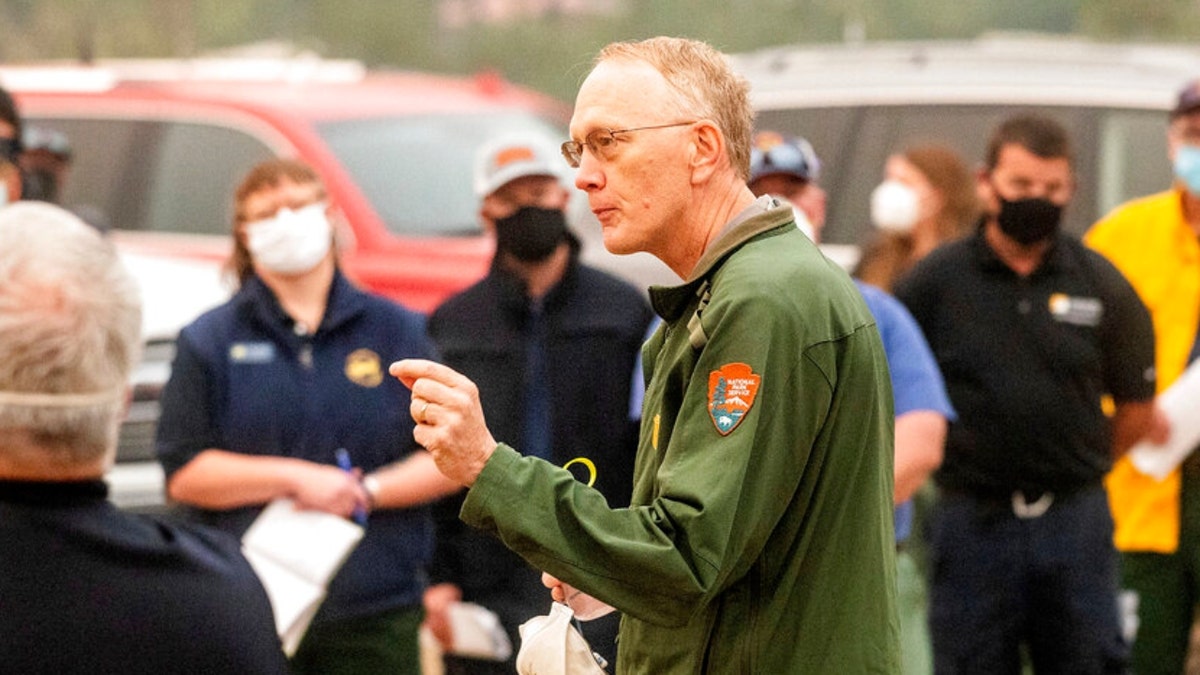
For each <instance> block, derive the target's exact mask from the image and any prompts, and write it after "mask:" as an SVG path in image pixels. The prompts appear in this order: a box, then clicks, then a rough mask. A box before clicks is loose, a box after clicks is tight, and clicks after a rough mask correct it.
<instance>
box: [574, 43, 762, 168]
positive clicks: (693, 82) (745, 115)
mask: <svg viewBox="0 0 1200 675" xmlns="http://www.w3.org/2000/svg"><path fill="white" fill-rule="evenodd" d="M610 59H629V60H637V61H645V62H646V63H649V64H650V65H651V66H653V67H654V69H655V70H657V71H658V72H660V73H662V76H663V77H664V78H665V79H666V80H667V83H668V84H669V85H671V88H672V89H674V90H675V93H676V94H677V95H678V104H677V105H678V107H679V112H680V113H681V114H691V115H695V116H696V119H709V120H712V121H713V122H715V123H716V125H717V128H719V129H720V130H721V134H722V135H724V136H725V147H726V152H727V154H728V155H729V161H730V164H732V165H733V169H734V171H736V172H737V174H738V176H741V178H742V180H744V181H748V180H750V133H751V129H752V128H753V126H754V109H753V108H752V107H751V106H750V85H749V84H748V83H747V82H746V80H745V78H743V77H742V76H740V75H738V74H737V73H735V72H734V71H733V69H732V68H731V67H730V66H729V61H728V59H726V58H725V55H724V54H722V53H721V52H719V51H717V50H716V49H714V48H713V47H712V46H710V45H708V44H707V43H704V42H700V41H698V40H688V39H686V38H675V37H661V36H660V37H655V38H650V39H647V40H641V41H637V42H614V43H612V44H609V45H608V46H606V47H604V49H602V50H600V53H599V54H598V55H597V56H596V63H601V62H603V61H607V60H610Z"/></svg>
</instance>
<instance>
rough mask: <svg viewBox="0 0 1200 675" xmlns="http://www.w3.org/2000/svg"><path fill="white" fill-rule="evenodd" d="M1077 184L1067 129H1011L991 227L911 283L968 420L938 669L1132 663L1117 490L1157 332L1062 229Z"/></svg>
mask: <svg viewBox="0 0 1200 675" xmlns="http://www.w3.org/2000/svg"><path fill="white" fill-rule="evenodd" d="M1073 188H1074V180H1073V176H1072V170H1071V151H1070V144H1069V141H1068V139H1067V134H1066V131H1065V130H1064V129H1063V128H1062V127H1061V126H1060V125H1059V124H1057V123H1056V122H1054V121H1053V120H1050V119H1046V118H1043V117H1036V116H1019V117H1014V118H1011V119H1009V120H1007V121H1005V122H1004V123H1003V124H1001V125H1000V127H999V128H998V129H997V130H996V132H995V134H994V135H993V138H992V140H991V142H990V144H989V147H988V151H987V163H986V167H985V168H984V169H983V170H982V171H981V172H980V175H979V180H978V190H979V194H980V197H981V199H982V200H983V203H984V204H985V206H986V215H985V216H984V218H983V220H982V222H981V223H980V226H979V229H978V230H977V232H976V233H975V235H974V236H972V237H968V238H966V239H963V240H960V241H957V242H954V243H951V244H948V245H945V246H943V247H942V248H940V249H938V250H936V251H934V252H933V253H932V254H930V255H929V256H928V257H927V258H926V259H925V260H923V261H922V262H921V263H920V264H919V265H918V266H917V267H916V268H915V269H914V270H913V271H912V272H911V273H910V274H909V276H908V277H907V278H905V279H903V280H902V281H901V283H900V284H899V285H898V286H897V287H896V295H897V297H899V298H900V299H901V300H902V301H904V303H905V304H906V305H908V308H909V309H910V310H911V311H912V313H913V316H915V317H916V319H917V321H918V322H919V323H920V324H921V327H922V329H924V331H925V335H926V337H927V338H928V339H929V344H930V346H931V347H932V348H933V352H934V355H935V356H936V358H937V361H938V365H939V366H940V367H941V369H942V373H943V374H944V375H945V378H946V385H947V389H948V390H949V393H950V399H951V401H952V402H953V404H954V407H955V409H957V411H958V414H959V417H958V421H957V422H955V423H952V424H951V425H950V430H949V434H948V436H947V439H946V453H945V460H944V462H943V464H942V466H941V469H940V470H939V471H938V472H937V474H936V480H937V482H938V485H939V486H940V487H941V488H942V499H941V500H940V501H939V503H938V505H937V506H936V507H935V510H934V514H933V516H932V522H931V533H930V543H931V546H932V549H933V566H932V567H933V583H932V595H933V597H932V602H931V612H930V624H931V628H932V633H933V642H934V659H935V667H936V671H937V673H939V674H942V673H1016V672H1018V670H1019V662H1020V647H1021V644H1022V643H1024V644H1025V645H1026V646H1027V648H1028V653H1029V657H1030V659H1031V660H1032V662H1033V666H1034V669H1035V671H1037V672H1039V673H1042V672H1050V673H1059V672H1063V673H1067V672H1070V673H1108V672H1124V669H1125V661H1126V658H1127V653H1126V652H1127V650H1126V648H1125V645H1124V643H1123V641H1122V639H1121V637H1120V631H1119V627H1118V620H1117V607H1116V587H1117V586H1116V575H1117V569H1116V560H1117V559H1116V552H1115V550H1114V549H1113V545H1112V518H1111V516H1110V514H1109V510H1108V503H1107V498H1106V495H1105V492H1104V489H1103V485H1102V482H1101V481H1102V479H1103V477H1104V474H1105V472H1106V471H1107V470H1108V468H1109V467H1110V466H1111V464H1112V460H1113V458H1114V457H1116V456H1119V455H1120V454H1121V453H1123V452H1124V451H1125V450H1126V449H1128V448H1129V447H1130V446H1131V445H1132V444H1133V442H1134V441H1136V440H1137V439H1138V438H1139V437H1140V436H1141V435H1142V434H1143V433H1144V432H1145V431H1146V429H1147V427H1148V425H1149V421H1150V413H1151V406H1152V398H1153V396H1154V369H1153V365H1154V341H1153V331H1152V327H1151V323H1150V318H1149V315H1148V313H1147V312H1146V309H1145V307H1144V306H1143V305H1142V304H1141V302H1140V301H1139V299H1138V297H1137V295H1136V294H1135V293H1134V291H1133V289H1132V288H1131V287H1130V286H1129V284H1128V283H1127V282H1126V281H1125V279H1124V278H1123V277H1122V276H1121V275H1120V273H1119V272H1117V271H1116V269H1115V268H1113V267H1112V266H1111V265H1110V264H1108V263H1107V262H1106V261H1105V260H1104V259H1103V258H1102V257H1100V256H1099V255H1098V254H1096V253H1093V252H1092V251H1090V250H1088V249H1086V248H1084V247H1083V245H1082V244H1080V243H1079V242H1078V241H1077V240H1076V239H1075V238H1072V237H1069V236H1067V235H1064V234H1061V233H1060V231H1059V229H1060V228H1059V224H1060V219H1061V214H1062V210H1063V208H1064V207H1065V206H1066V205H1067V203H1068V201H1069V200H1070V198H1071V194H1072V191H1073ZM1106 397H1110V398H1111V400H1112V401H1113V402H1114V403H1115V412H1114V413H1113V415H1112V416H1111V418H1110V417H1107V416H1106V414H1105V410H1104V407H1105V406H1103V405H1102V400H1103V399H1105V398H1106Z"/></svg>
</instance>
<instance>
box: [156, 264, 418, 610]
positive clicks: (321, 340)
mask: <svg viewBox="0 0 1200 675" xmlns="http://www.w3.org/2000/svg"><path fill="white" fill-rule="evenodd" d="M299 333H300V334H298V332H297V330H296V326H295V322H294V321H293V320H292V319H291V318H290V317H289V316H288V315H287V314H286V313H285V312H284V311H283V309H282V307H280V305H279V303H278V301H277V300H276V298H275V296H274V295H273V294H272V293H271V291H270V290H269V289H268V288H267V286H266V285H264V284H263V283H262V281H261V280H259V279H258V278H256V277H252V278H250V279H248V280H247V281H246V283H245V284H244V285H243V286H242V288H241V290H240V291H239V292H238V293H237V294H236V295H235V296H234V297H233V298H232V299H231V300H230V301H229V302H228V303H226V304H224V305H222V306H220V307H218V308H216V309H213V310H211V311H209V312H207V313H205V314H204V315H202V316H201V317H200V318H199V319H197V320H196V321H195V322H193V323H192V324H191V325H189V326H187V327H185V328H184V329H183V330H182V331H181V332H180V335H179V340H178V343H177V351H176V355H175V360H174V363H173V365H172V369H171V378H170V380H169V381H168V382H167V385H166V388H165V389H164V391H163V396H162V416H161V418H160V419H159V426H158V439H157V450H158V457H159V460H160V461H161V462H162V465H163V468H164V470H165V471H166V474H167V477H168V479H169V478H170V476H171V475H172V474H174V473H175V472H176V471H178V470H179V469H180V468H181V467H183V466H184V465H185V464H186V463H187V462H189V461H191V459H192V458H194V457H195V456H196V455H197V454H198V453H199V452H200V451H202V450H204V449H207V448H220V449H224V450H229V451H232V452H240V453H244V454H248V455H272V456H282V457H297V458H301V459H306V460H310V461H313V462H320V463H323V464H335V463H336V460H335V455H334V453H335V451H336V450H337V449H338V448H346V450H348V451H349V453H350V457H351V459H352V461H353V463H354V465H355V466H358V467H361V468H362V470H363V471H364V473H369V472H371V471H374V470H376V469H379V468H380V467H382V466H385V465H387V464H389V463H392V462H395V461H396V460H398V459H401V458H403V457H405V456H406V455H408V454H409V453H411V452H414V451H420V452H424V450H420V449H419V448H418V446H417V445H416V442H415V441H414V440H413V437H412V427H413V423H412V418H411V417H410V416H409V412H408V410H409V400H410V398H409V391H408V389H407V388H406V387H404V386H403V385H402V384H400V382H399V381H397V380H396V379H395V378H393V377H391V376H390V375H388V374H387V368H388V365H389V364H391V363H392V362H393V361H396V360H399V359H401V358H409V357H420V358H433V350H432V347H431V344H430V342H429V340H428V338H427V337H426V335H425V325H424V319H423V317H421V316H420V315H419V314H416V313H414V312H411V311H408V310H406V309H404V308H402V307H400V306H399V305H397V304H395V303H393V302H391V301H389V300H386V299H383V298H379V297H376V296H373V295H370V294H368V293H365V292H363V291H361V290H359V289H357V288H355V287H354V286H353V285H352V284H350V282H349V281H348V280H346V279H345V278H344V277H343V276H342V275H341V274H340V273H339V274H338V275H337V276H336V278H335V279H334V282H333V286H332V288H331V289H330V293H329V301H328V304H327V307H326V310H325V317H324V319H323V321H322V323H321V325H320V326H319V327H318V328H317V330H316V331H315V332H312V333H308V334H304V331H303V330H301V331H299ZM260 510H261V507H256V508H247V509H235V510H229V511H219V512H218V511H209V510H202V509H189V510H188V511H189V512H190V513H191V514H192V515H193V516H194V517H196V518H198V519H199V520H200V521H201V522H204V523H207V524H210V525H214V526H217V527H220V528H221V529H224V530H226V531H229V532H232V533H233V534H236V535H238V536H240V535H241V534H242V533H243V532H245V530H246V528H247V527H249V525H250V523H251V522H252V521H253V519H254V517H255V516H257V515H258V512H259V511H260ZM432 549H433V524H432V519H431V516H430V512H429V509H428V507H420V508H414V509H398V510H380V511H376V512H374V513H372V514H371V517H370V521H369V523H368V525H367V532H366V536H365V537H364V538H363V540H362V542H361V543H360V544H359V546H358V548H357V549H355V551H354V552H353V553H352V554H351V556H350V558H349V560H347V562H346V565H345V566H344V567H343V568H342V570H341V571H340V572H339V573H338V575H337V576H336V577H335V578H334V580H333V582H332V583H331V584H330V587H329V595H328V597H327V598H326V600H325V602H324V604H323V605H322V607H321V610H320V613H319V614H318V615H317V617H316V619H315V621H317V622H320V621H326V620H333V619H340V618H347V617H353V616H366V615H370V614H375V613H378V612H381V611H385V610H390V609H396V608H399V607H406V606H415V605H417V604H418V603H419V602H420V600H421V594H422V592H423V591H424V586H425V567H426V565H427V563H428V561H429V558H430V556H431V554H432Z"/></svg>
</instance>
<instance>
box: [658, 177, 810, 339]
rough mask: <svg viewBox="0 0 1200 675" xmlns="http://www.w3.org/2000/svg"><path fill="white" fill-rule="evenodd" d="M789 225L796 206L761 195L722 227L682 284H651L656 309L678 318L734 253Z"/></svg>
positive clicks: (793, 220) (666, 316) (665, 316)
mask: <svg viewBox="0 0 1200 675" xmlns="http://www.w3.org/2000/svg"><path fill="white" fill-rule="evenodd" d="M786 226H790V227H796V217H795V214H794V212H793V211H792V206H791V205H790V204H787V203H784V202H781V201H779V200H778V199H775V198H774V197H770V196H762V197H759V198H758V199H756V200H755V201H754V203H753V204H751V205H750V206H748V207H746V208H745V209H744V210H743V211H742V212H741V213H739V214H737V215H736V216H734V218H733V220H731V221H729V223H727V224H726V225H725V226H724V227H723V228H721V231H720V233H719V234H718V235H717V238H716V239H715V240H714V241H713V242H712V243H710V244H709V246H708V248H707V249H705V251H704V253H703V254H702V255H701V256H700V260H699V261H698V262H697V263H696V267H695V268H693V269H692V273H691V275H690V276H689V277H688V279H687V281H685V282H684V283H683V284H681V285H679V286H651V287H650V304H651V305H653V306H654V311H655V312H657V313H658V315H659V316H661V317H662V318H663V319H664V320H666V321H668V322H669V321H674V320H675V319H678V318H679V317H680V316H682V315H683V313H684V311H685V310H686V309H687V307H688V306H689V304H690V302H691V299H692V298H693V297H695V296H697V295H700V294H702V293H703V290H702V288H703V286H704V282H705V281H707V280H708V279H709V278H710V277H711V276H712V274H713V273H714V272H715V271H716V269H717V268H718V267H720V265H721V263H722V262H724V260H725V259H726V258H728V257H729V255H730V254H732V253H733V252H734V251H736V250H738V249H739V248H741V247H742V246H743V245H745V244H746V242H748V241H750V240H751V239H754V238H755V237H758V236H760V235H762V234H764V233H766V232H771V231H773V230H778V229H780V228H783V227H786Z"/></svg>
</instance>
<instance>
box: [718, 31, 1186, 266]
mask: <svg viewBox="0 0 1200 675" xmlns="http://www.w3.org/2000/svg"><path fill="white" fill-rule="evenodd" d="M733 63H734V67H735V68H736V69H737V70H738V71H739V72H740V73H742V74H743V75H744V76H745V77H746V78H747V79H748V80H749V81H750V84H751V96H752V99H753V104H754V107H755V109H756V110H757V111H758V119H757V121H756V127H757V128H759V129H774V130H777V131H782V132H785V133H790V134H795V135H799V136H803V137H805V138H807V139H808V140H809V141H811V142H812V144H813V146H814V147H815V148H816V150H817V154H818V155H820V157H821V162H822V174H821V183H822V185H823V186H824V187H825V189H826V190H827V191H828V192H829V216H828V221H827V224H826V227H825V230H824V232H823V234H822V237H823V240H824V241H825V243H826V244H827V245H828V248H830V249H831V250H834V251H835V253H836V254H837V255H836V257H837V258H838V259H840V260H846V258H847V253H849V258H850V260H849V262H852V261H853V259H854V258H855V254H854V251H855V248H854V247H855V246H856V245H858V244H861V243H863V240H864V238H865V237H867V236H868V235H869V234H870V232H869V230H870V224H869V217H868V212H869V209H868V204H869V195H870V191H871V189H872V188H873V187H874V186H875V185H876V184H878V183H879V181H880V180H882V173H883V165H884V161H885V159H886V158H887V156H888V155H889V154H891V153H893V152H897V151H900V150H903V149H904V147H905V146H907V145H909V144H914V143H920V142H926V141H936V142H941V143H943V144H946V145H949V146H950V147H952V148H954V149H955V150H957V151H958V152H960V153H961V154H962V156H963V157H964V158H965V159H966V160H967V161H968V162H969V163H979V162H981V161H982V159H983V154H984V150H985V145H986V143H987V141H988V138H989V136H990V134H991V131H992V129H993V128H995V127H996V126H997V125H998V124H999V122H1000V121H1001V120H1003V119H1004V118H1006V117H1008V116H1009V115H1012V114H1013V113H1016V112H1018V111H1021V112H1024V111H1037V112H1041V113H1046V114H1048V115H1050V116H1052V117H1054V118H1056V119H1058V120H1059V121H1060V122H1062V123H1063V124H1064V125H1065V126H1066V127H1067V129H1068V130H1069V132H1070V133H1071V138H1072V142H1073V144H1074V149H1075V157H1076V162H1075V169H1076V175H1077V178H1078V181H1079V184H1078V190H1077V192H1076V196H1075V199H1074V200H1073V202H1072V203H1071V206H1070V207H1069V209H1068V211H1067V214H1066V224H1065V226H1066V228H1067V230H1068V231H1071V232H1074V233H1082V232H1083V231H1084V230H1085V229H1087V227H1088V226H1089V225H1090V224H1091V223H1094V222H1095V221H1096V220H1097V219H1099V217H1100V216H1102V215H1103V214H1104V213H1105V212H1107V211H1108V210H1109V209H1111V208H1112V207H1114V206H1116V205H1117V204H1120V203H1121V202H1123V201H1125V200H1128V199H1130V198H1132V197H1137V196H1141V195H1146V194H1150V193H1153V192H1156V191H1159V190H1162V189H1164V188H1165V187H1166V186H1168V185H1169V184H1170V181H1171V171H1170V165H1169V162H1168V160H1167V154H1166V125H1167V111H1168V110H1169V109H1170V107H1171V104H1172V103H1173V101H1174V96H1175V94H1176V92H1177V91H1178V90H1179V89H1180V88H1181V87H1182V86H1183V85H1184V83H1185V82H1187V81H1188V80H1191V79H1194V78H1196V77H1200V48H1196V47H1191V46H1184V45H1178V46H1167V45H1132V44H1099V43H1092V42H1087V41H1081V40H1074V39H1065V38H1049V37H1037V36H996V37H985V38H981V39H979V40H975V41H971V42H906V43H901V42H897V43H879V44H865V45H836V46H823V47H795V48H773V49H764V50H761V51H757V52H752V53H745V54H738V55H735V56H734V57H733ZM838 249H841V250H838ZM831 257H835V256H831Z"/></svg>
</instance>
